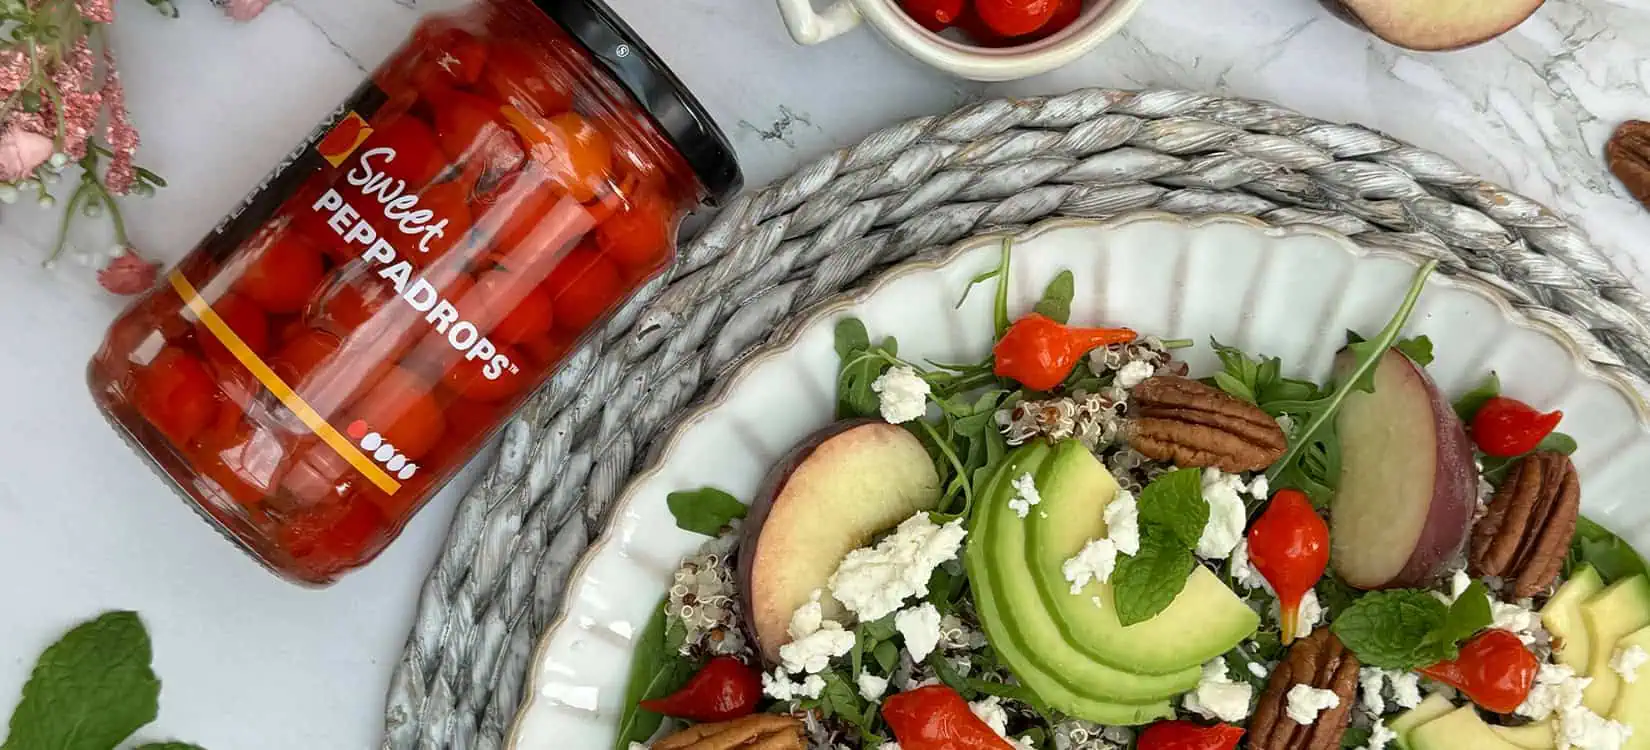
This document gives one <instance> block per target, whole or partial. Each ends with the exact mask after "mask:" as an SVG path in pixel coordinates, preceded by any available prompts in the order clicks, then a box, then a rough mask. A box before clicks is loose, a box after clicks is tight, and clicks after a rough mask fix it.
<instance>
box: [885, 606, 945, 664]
mask: <svg viewBox="0 0 1650 750" xmlns="http://www.w3.org/2000/svg"><path fill="white" fill-rule="evenodd" d="M894 629H895V630H897V631H899V634H900V635H901V636H903V637H904V638H905V650H907V651H910V652H911V659H912V660H913V661H922V660H923V659H926V658H928V655H929V654H931V653H934V647H936V646H938V645H939V644H940V611H939V610H937V609H935V608H934V605H932V604H929V603H928V602H923V603H922V604H919V605H917V606H915V607H911V608H910V609H902V610H900V612H899V614H897V615H894Z"/></svg>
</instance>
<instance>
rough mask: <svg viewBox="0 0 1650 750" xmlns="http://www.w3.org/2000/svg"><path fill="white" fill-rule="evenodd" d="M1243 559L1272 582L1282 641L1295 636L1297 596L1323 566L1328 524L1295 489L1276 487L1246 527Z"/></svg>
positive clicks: (1326, 555)
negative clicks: (1246, 548)
mask: <svg viewBox="0 0 1650 750" xmlns="http://www.w3.org/2000/svg"><path fill="white" fill-rule="evenodd" d="M1249 561H1250V562H1251V563H1252V564H1253V565H1254V566H1255V570H1258V571H1260V574H1261V575H1263V576H1265V577H1266V582H1267V583H1270V584H1272V590H1273V591H1274V592H1276V593H1277V595H1278V607H1279V609H1280V610H1281V611H1282V613H1283V616H1282V623H1281V628H1282V630H1283V642H1284V644H1285V645H1288V644H1289V643H1291V642H1292V641H1294V640H1295V630H1296V627H1297V623H1298V622H1299V618H1300V608H1301V599H1302V598H1303V597H1305V596H1306V592H1308V591H1311V590H1312V587H1313V586H1316V585H1318V581H1319V579H1322V578H1323V571H1324V569H1325V568H1327V567H1328V566H1329V525H1328V524H1326V523H1324V520H1323V518H1322V517H1321V516H1319V515H1318V512H1317V510H1315V509H1314V508H1313V507H1312V501H1311V500H1309V499H1307V497H1306V493H1304V492H1301V491H1300V490H1278V492H1277V493H1276V494H1274V495H1272V502H1271V503H1270V504H1269V505H1267V506H1266V512H1265V513H1262V514H1261V516H1260V518H1258V519H1255V525H1254V526H1252V527H1251V528H1250V529H1249Z"/></svg>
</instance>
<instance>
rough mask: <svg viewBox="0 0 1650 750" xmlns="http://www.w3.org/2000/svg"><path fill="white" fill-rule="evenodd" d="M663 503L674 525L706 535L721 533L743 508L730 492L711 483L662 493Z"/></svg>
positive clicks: (716, 535) (742, 516) (715, 535)
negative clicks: (664, 494)
mask: <svg viewBox="0 0 1650 750" xmlns="http://www.w3.org/2000/svg"><path fill="white" fill-rule="evenodd" d="M665 504H666V505H668V506H670V514H671V515H672V516H675V517H676V528H679V529H682V530H683V531H691V532H694V533H695V534H704V535H705V536H709V537H718V536H721V535H722V533H723V532H725V531H727V529H728V524H730V523H732V522H733V520H734V519H736V518H744V517H745V512H746V510H747V509H746V508H745V504H744V503H741V502H739V500H737V499H736V498H734V496H732V495H729V494H728V493H726V492H723V491H721V490H718V489H715V488H713V487H703V488H700V489H697V490H683V491H681V492H672V493H670V494H669V495H666V496H665Z"/></svg>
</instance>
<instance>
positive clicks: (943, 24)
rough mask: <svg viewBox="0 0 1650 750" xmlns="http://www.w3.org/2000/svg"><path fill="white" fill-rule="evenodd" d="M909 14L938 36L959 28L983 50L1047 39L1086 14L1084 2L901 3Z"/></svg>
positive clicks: (914, 0)
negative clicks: (1084, 12) (984, 48)
mask: <svg viewBox="0 0 1650 750" xmlns="http://www.w3.org/2000/svg"><path fill="white" fill-rule="evenodd" d="M900 6H901V7H902V8H904V10H905V13H906V15H908V16H910V17H911V20H913V21H916V22H917V24H918V25H920V26H922V27H923V28H925V29H928V30H929V31H931V32H934V33H940V32H942V31H945V30H946V29H949V28H957V29H958V30H960V31H961V32H962V36H963V37H964V38H966V39H967V40H968V41H970V42H973V43H974V44H977V45H979V46H982V47H1014V46H1018V45H1022V44H1031V43H1032V42H1036V41H1039V40H1042V39H1047V38H1048V37H1051V36H1053V35H1055V34H1058V33H1059V32H1061V31H1063V30H1065V28H1066V27H1068V26H1070V25H1072V24H1073V23H1075V22H1076V21H1077V19H1078V18H1079V17H1081V16H1082V14H1083V0H900Z"/></svg>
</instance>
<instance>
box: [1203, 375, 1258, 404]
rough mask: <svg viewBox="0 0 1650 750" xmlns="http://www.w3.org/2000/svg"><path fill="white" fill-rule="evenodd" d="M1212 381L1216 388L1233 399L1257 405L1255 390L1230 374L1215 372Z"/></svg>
mask: <svg viewBox="0 0 1650 750" xmlns="http://www.w3.org/2000/svg"><path fill="white" fill-rule="evenodd" d="M1214 379H1215V386H1216V387H1218V388H1220V389H1221V390H1223V391H1225V392H1226V393H1227V394H1229V395H1231V396H1233V397H1235V398H1241V399H1243V400H1244V401H1248V402H1249V403H1251V404H1253V403H1257V402H1259V400H1260V397H1259V396H1256V395H1255V389H1254V388H1253V387H1251V386H1250V385H1249V384H1248V383H1245V382H1243V380H1241V379H1239V378H1238V377H1237V376H1236V375H1233V374H1232V373H1229V372H1217V373H1215V374H1214Z"/></svg>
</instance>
